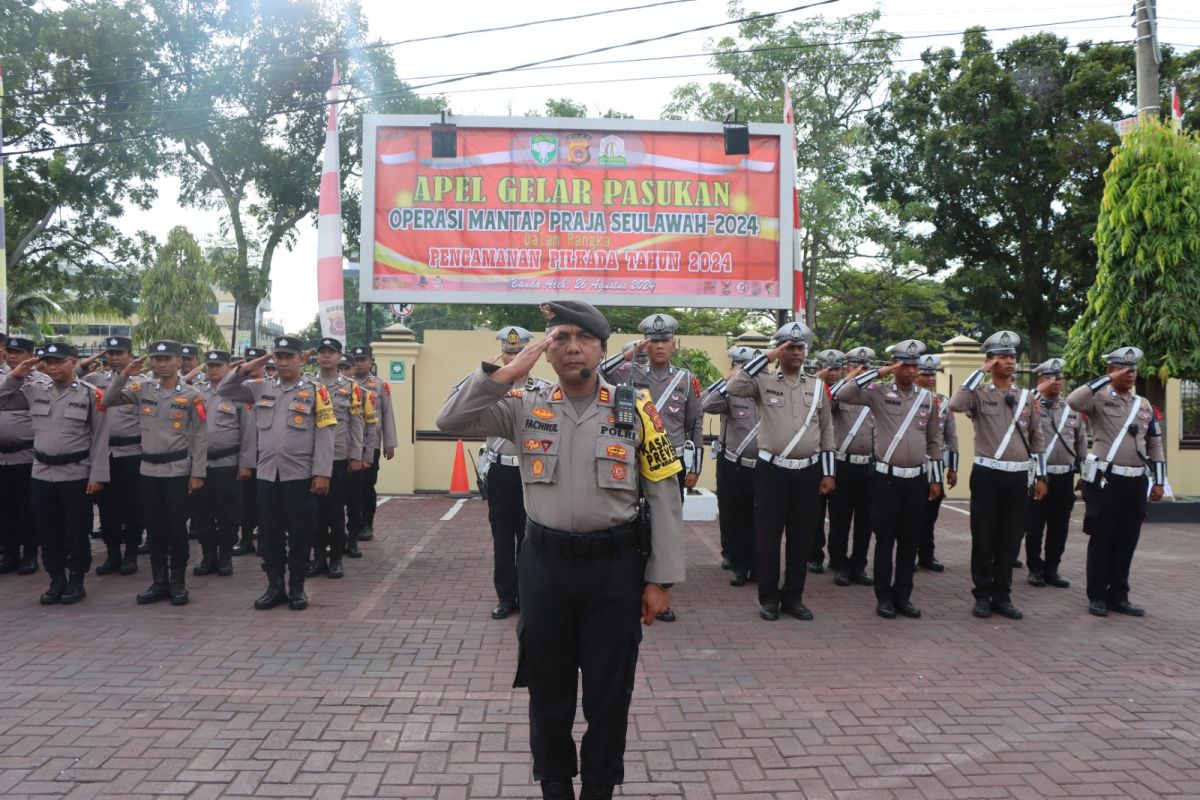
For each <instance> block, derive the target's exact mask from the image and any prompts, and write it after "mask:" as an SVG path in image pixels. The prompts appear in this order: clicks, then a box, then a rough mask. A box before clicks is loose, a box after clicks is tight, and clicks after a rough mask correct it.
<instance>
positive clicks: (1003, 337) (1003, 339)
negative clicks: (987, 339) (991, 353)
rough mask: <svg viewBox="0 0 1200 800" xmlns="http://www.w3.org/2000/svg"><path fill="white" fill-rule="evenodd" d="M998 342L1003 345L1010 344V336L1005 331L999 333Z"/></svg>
mask: <svg viewBox="0 0 1200 800" xmlns="http://www.w3.org/2000/svg"><path fill="white" fill-rule="evenodd" d="M1000 344H1001V345H1003V346H1004V347H1008V346H1009V345H1010V344H1012V337H1011V336H1009V335H1008V332H1007V331H1005V332H1004V333H1002V334H1000Z"/></svg>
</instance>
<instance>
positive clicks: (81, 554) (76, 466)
mask: <svg viewBox="0 0 1200 800" xmlns="http://www.w3.org/2000/svg"><path fill="white" fill-rule="evenodd" d="M35 352H37V353H38V354H39V355H38V356H37V357H35V358H27V359H25V360H24V361H21V362H20V363H19V364H17V365H16V366H14V367H13V368H12V369H11V370H10V371H9V373H8V375H7V376H6V377H5V378H4V379H3V380H0V411H20V410H27V411H29V415H30V418H31V419H32V421H33V458H34V465H33V470H32V475H31V480H30V496H31V498H32V503H33V513H34V518H35V520H36V521H37V526H38V531H39V533H40V536H41V547H42V563H43V564H44V565H45V567H46V572H47V573H49V575H50V587H49V588H48V589H47V590H46V591H45V593H44V594H42V596H41V598H40V599H41V603H42V604H43V605H53V604H54V603H65V604H68V605H69V604H71V603H78V602H79V601H80V600H82V599H83V598H84V597H86V596H87V592H86V591H85V590H84V588H83V578H84V576H85V575H86V574H87V571H88V570H89V569H90V568H91V566H92V549H91V542H90V541H89V539H88V534H89V533H90V532H91V529H92V501H91V497H90V495H92V494H95V493H96V492H99V491H102V490H103V489H104V484H105V483H107V482H108V416H107V414H105V413H104V405H103V404H102V403H101V399H102V397H103V393H102V392H101V391H100V390H99V389H97V388H95V387H94V386H91V385H89V384H86V383H83V382H82V381H79V380H77V379H76V377H75V367H76V365H77V364H78V363H79V361H78V355H79V354H78V352H77V351H76V350H75V347H74V345H70V344H62V343H58V342H52V343H49V344H46V345H44V346H43V347H41V348H38V349H37V350H36V351H35ZM37 365H40V367H41V368H42V370H43V371H44V372H45V373H46V376H47V377H48V378H49V380H42V379H38V378H35V377H34V375H33V372H34V367H35V366H37ZM67 570H70V577H69V578H68V576H67Z"/></svg>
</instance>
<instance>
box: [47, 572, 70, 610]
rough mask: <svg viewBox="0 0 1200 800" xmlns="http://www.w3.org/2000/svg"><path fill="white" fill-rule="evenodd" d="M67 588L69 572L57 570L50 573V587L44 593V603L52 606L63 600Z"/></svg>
mask: <svg viewBox="0 0 1200 800" xmlns="http://www.w3.org/2000/svg"><path fill="white" fill-rule="evenodd" d="M66 590H67V573H66V571H65V570H61V569H60V570H55V571H54V572H51V573H50V588H49V589H47V590H46V591H45V592H43V593H42V596H41V598H40V600H41V603H42V605H44V606H52V605H54V604H55V603H57V602H59V601H60V600H62V596H63V592H65V591H66Z"/></svg>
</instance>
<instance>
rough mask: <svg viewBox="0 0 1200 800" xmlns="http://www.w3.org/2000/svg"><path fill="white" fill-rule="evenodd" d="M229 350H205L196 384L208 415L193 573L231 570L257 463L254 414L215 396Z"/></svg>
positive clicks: (225, 573) (195, 513)
mask: <svg viewBox="0 0 1200 800" xmlns="http://www.w3.org/2000/svg"><path fill="white" fill-rule="evenodd" d="M229 363H230V354H229V353H227V352H225V351H223V350H209V351H207V352H206V353H205V355H204V364H205V367H206V368H207V370H208V372H207V375H206V380H204V381H194V382H193V384H192V385H193V386H194V387H196V389H197V390H199V392H200V394H201V396H203V397H204V404H205V410H206V412H207V414H208V421H207V422H206V432H207V436H208V471H207V472H206V473H205V475H204V485H203V486H201V487H200V490H199V491H198V492H196V493H195V494H194V495H193V498H194V501H195V502H194V505H193V508H192V529H193V530H194V531H195V532H196V534H197V538H199V539H200V551H201V554H202V555H201V558H200V563H199V564H198V565H196V567H194V568H193V569H192V574H193V575H201V576H203V575H211V574H212V573H214V572H215V573H216V574H217V575H219V576H221V577H227V576H229V575H232V574H233V546H234V544H235V543H236V542H237V538H238V523H239V522H240V521H241V516H242V488H243V487H244V486H245V485H246V484H247V483H249V482H250V480H251V470H252V469H253V468H254V467H255V465H256V464H257V462H258V452H257V448H256V440H255V436H254V418H253V417H252V416H250V409H249V408H248V407H247V406H246V404H245V403H235V402H234V401H233V400H229V399H227V398H224V397H218V396H217V385H218V384H220V382H221V381H222V380H223V379H224V378H225V375H226V374H228V372H229V369H230V367H229Z"/></svg>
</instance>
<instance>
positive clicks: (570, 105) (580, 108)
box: [525, 97, 633, 119]
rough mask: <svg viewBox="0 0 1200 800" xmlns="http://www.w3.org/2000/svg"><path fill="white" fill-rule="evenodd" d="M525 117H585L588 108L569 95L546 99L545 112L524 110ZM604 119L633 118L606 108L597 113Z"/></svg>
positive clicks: (631, 115)
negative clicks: (602, 111)
mask: <svg viewBox="0 0 1200 800" xmlns="http://www.w3.org/2000/svg"><path fill="white" fill-rule="evenodd" d="M525 116H527V117H586V116H589V114H588V108H587V105H586V104H585V103H581V102H579V101H578V100H572V99H571V98H569V97H560V98H553V97H551V98H549V99H548V100H546V113H545V114H542V113H540V112H538V111H534V110H532V109H531V110H529V111H526V112H525ZM599 116H600V117H602V118H604V119H633V114H626V113H625V112H623V111H616V110H614V109H611V108H610V109H608V110H607V111H605V112H604V113H602V114H600V115H599Z"/></svg>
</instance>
